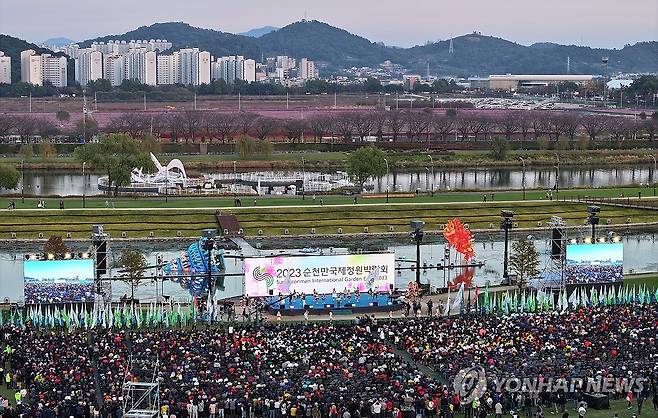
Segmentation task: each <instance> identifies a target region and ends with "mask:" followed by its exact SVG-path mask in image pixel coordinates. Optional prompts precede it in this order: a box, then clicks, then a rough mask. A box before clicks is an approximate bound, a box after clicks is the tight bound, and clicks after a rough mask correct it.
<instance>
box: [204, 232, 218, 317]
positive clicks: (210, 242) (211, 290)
mask: <svg viewBox="0 0 658 418" xmlns="http://www.w3.org/2000/svg"><path fill="white" fill-rule="evenodd" d="M203 236H204V237H205V238H206V240H205V242H204V243H203V249H204V250H206V251H207V252H208V264H207V265H206V268H207V270H208V306H212V307H213V309H214V305H215V283H214V281H213V277H212V250H213V249H214V248H215V236H217V230H216V229H212V228H209V229H204V230H203ZM210 320H212V318H210V317H209V321H210Z"/></svg>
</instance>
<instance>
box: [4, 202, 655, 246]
mask: <svg viewBox="0 0 658 418" xmlns="http://www.w3.org/2000/svg"><path fill="white" fill-rule="evenodd" d="M335 199H336V201H334V202H327V204H326V205H320V204H319V201H318V200H316V201H315V204H313V201H312V199H311V198H307V199H306V200H305V201H303V200H299V199H298V200H297V201H295V202H291V201H290V200H288V202H287V203H288V205H278V206H277V205H267V204H268V203H269V202H267V203H266V202H264V201H263V200H261V202H260V204H261V205H258V201H257V202H256V203H257V205H256V206H246V205H247V204H248V203H250V202H248V201H247V200H245V206H243V207H230V206H228V205H226V206H223V207H221V206H212V205H207V206H205V207H200V206H199V207H195V206H187V207H184V206H178V205H176V202H171V203H169V202H167V203H164V202H162V201H160V202H158V203H159V204H158V205H157V206H156V205H153V204H152V202H151V205H150V206H148V207H145V206H141V207H140V206H138V205H139V204H143V203H145V202H144V201H140V200H136V201H134V203H135V205H134V206H131V207H117V206H115V208H104V207H102V208H98V207H96V208H85V209H82V208H68V209H64V210H59V209H17V210H4V211H2V212H0V239H5V240H12V239H39V238H41V239H45V238H48V237H49V236H51V235H60V236H63V237H66V238H72V239H76V238H77V239H88V238H89V236H90V234H91V226H92V225H93V224H102V225H104V228H105V231H106V232H107V233H109V234H110V236H111V237H112V238H124V239H158V238H178V237H180V238H184V237H198V236H199V234H200V231H201V230H202V229H205V228H217V229H221V228H220V226H219V225H218V223H217V219H216V212H217V210H218V209H220V208H221V213H222V214H233V215H235V216H236V217H237V220H238V222H239V224H240V228H241V229H242V233H243V234H244V235H245V236H251V237H288V236H289V237H313V236H346V235H358V234H363V235H364V236H365V235H375V234H407V233H408V232H409V223H410V221H411V220H416V219H420V220H423V221H424V222H425V228H424V229H425V230H426V231H428V232H439V231H441V230H442V229H443V227H444V225H445V224H446V223H447V222H448V221H449V220H450V219H453V218H460V219H461V220H462V222H464V223H466V224H467V225H468V227H469V228H470V229H472V230H474V231H491V232H495V231H498V230H499V229H500V227H499V223H500V212H501V210H513V211H514V212H515V217H514V228H515V229H528V230H533V229H544V228H546V227H547V226H548V222H549V221H550V219H551V217H552V216H560V217H562V219H563V220H564V221H565V223H566V224H567V225H568V226H571V227H581V226H582V225H583V222H584V219H585V218H586V216H587V212H586V208H587V204H586V203H581V202H577V201H559V202H558V201H554V200H553V201H546V200H533V201H528V200H526V201H522V200H508V201H494V202H491V201H487V202H477V203H475V202H473V201H472V200H471V201H453V202H445V201H444V202H440V201H427V200H426V201H425V202H422V201H420V200H418V201H416V200H413V198H412V199H410V200H407V201H396V202H395V203H392V202H391V203H388V204H387V203H385V202H383V203H382V202H381V200H380V202H373V203H370V204H357V205H354V204H352V203H346V202H345V200H344V198H341V197H335ZM425 199H432V197H427V196H426V197H425ZM364 200H365V201H367V199H362V200H361V201H364ZM646 200H647V201H649V200H650V199H646ZM92 202H93V203H94V204H96V205H98V203H99V200H92V201H90V203H92ZM299 202H302V204H300V205H297V204H296V203H299ZM304 202H306V203H304ZM339 202H340V203H339ZM78 203H79V202H78ZM123 203H124V204H125V205H126V206H128V204H129V203H131V202H130V201H124V202H123ZM196 203H198V201H196ZM222 203H228V202H226V201H223V202H222ZM291 203H295V204H291ZM329 203H330V204H329ZM168 204H171V205H172V206H169V207H168V206H167V205H168ZM173 205H176V206H173ZM262 205H267V206H262ZM47 207H48V205H47ZM65 207H66V205H65ZM600 218H601V225H607V226H609V227H610V228H612V227H615V226H617V227H621V226H634V227H637V226H641V225H651V224H655V223H656V222H658V211H656V210H646V209H639V208H624V207H607V206H606V207H603V208H602V210H601V213H600Z"/></svg>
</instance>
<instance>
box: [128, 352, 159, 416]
mask: <svg viewBox="0 0 658 418" xmlns="http://www.w3.org/2000/svg"><path fill="white" fill-rule="evenodd" d="M159 369H160V359H159V358H158V357H157V355H156V356H155V357H152V356H151V357H147V356H133V355H132V354H131V355H130V361H129V362H128V368H127V369H126V371H125V373H124V380H123V390H122V392H123V417H124V418H154V417H157V416H159V414H160V381H159V380H158V372H159ZM138 379H139V380H138ZM140 380H141V381H140Z"/></svg>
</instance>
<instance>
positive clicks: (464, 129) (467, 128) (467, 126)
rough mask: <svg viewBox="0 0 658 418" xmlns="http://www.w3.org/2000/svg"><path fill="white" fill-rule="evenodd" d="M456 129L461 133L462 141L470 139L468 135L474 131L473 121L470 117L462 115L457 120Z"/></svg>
mask: <svg viewBox="0 0 658 418" xmlns="http://www.w3.org/2000/svg"><path fill="white" fill-rule="evenodd" d="M455 129H456V130H457V132H459V136H461V140H462V141H466V140H467V139H468V134H469V133H471V132H472V131H473V121H472V119H471V118H470V117H469V116H468V115H464V114H463V113H460V114H458V115H457V117H456V118H455Z"/></svg>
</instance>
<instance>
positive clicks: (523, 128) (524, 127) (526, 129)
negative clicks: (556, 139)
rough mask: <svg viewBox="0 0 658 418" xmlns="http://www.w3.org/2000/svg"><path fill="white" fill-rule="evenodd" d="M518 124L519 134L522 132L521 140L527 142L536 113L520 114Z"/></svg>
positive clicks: (525, 112)
mask: <svg viewBox="0 0 658 418" xmlns="http://www.w3.org/2000/svg"><path fill="white" fill-rule="evenodd" d="M518 115H519V117H518V119H517V122H518V124H519V132H521V138H522V139H523V141H525V140H526V139H527V138H528V135H529V134H530V128H531V127H532V120H533V119H534V112H529V111H524V112H518Z"/></svg>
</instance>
